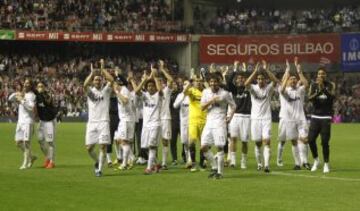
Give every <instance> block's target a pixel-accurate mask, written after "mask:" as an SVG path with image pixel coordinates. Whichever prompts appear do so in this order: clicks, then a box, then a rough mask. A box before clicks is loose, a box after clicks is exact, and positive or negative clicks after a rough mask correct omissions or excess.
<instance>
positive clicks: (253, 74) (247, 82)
mask: <svg viewBox="0 0 360 211" xmlns="http://www.w3.org/2000/svg"><path fill="white" fill-rule="evenodd" d="M259 65H260V64H259V63H257V64H256V66H255V69H254V71H253V72H252V73H251V75H250V76H249V78H248V79H247V80H246V81H245V87H247V88H249V86H250V85H251V83H252V82H253V80H254V79H255V77H256V74H257V73H258V71H259Z"/></svg>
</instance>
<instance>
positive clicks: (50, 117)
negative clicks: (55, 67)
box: [35, 82, 57, 169]
mask: <svg viewBox="0 0 360 211" xmlns="http://www.w3.org/2000/svg"><path fill="white" fill-rule="evenodd" d="M35 95H36V111H37V112H36V113H37V117H38V118H39V120H40V124H39V130H38V138H39V144H40V149H41V151H42V152H43V153H44V155H45V162H44V165H43V167H44V168H47V169H51V168H54V167H55V122H56V121H55V119H56V115H57V109H56V107H55V105H54V101H53V97H52V96H51V94H50V93H49V92H48V91H47V90H46V89H45V84H44V83H43V82H38V83H37V86H36V91H35ZM45 142H46V143H45Z"/></svg>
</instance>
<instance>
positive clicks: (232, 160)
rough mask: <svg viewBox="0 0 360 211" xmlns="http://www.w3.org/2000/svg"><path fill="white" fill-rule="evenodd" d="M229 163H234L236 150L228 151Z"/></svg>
mask: <svg viewBox="0 0 360 211" xmlns="http://www.w3.org/2000/svg"><path fill="white" fill-rule="evenodd" d="M229 154H230V165H235V164H236V152H230V153H229Z"/></svg>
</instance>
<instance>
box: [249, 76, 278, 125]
mask: <svg viewBox="0 0 360 211" xmlns="http://www.w3.org/2000/svg"><path fill="white" fill-rule="evenodd" d="M250 94H251V119H271V108H270V100H271V96H272V94H273V83H270V84H267V85H265V87H264V88H260V87H259V85H258V84H256V85H253V84H251V85H250Z"/></svg>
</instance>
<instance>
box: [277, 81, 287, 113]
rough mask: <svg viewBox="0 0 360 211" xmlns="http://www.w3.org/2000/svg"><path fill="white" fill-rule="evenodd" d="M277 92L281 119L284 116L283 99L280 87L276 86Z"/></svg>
mask: <svg viewBox="0 0 360 211" xmlns="http://www.w3.org/2000/svg"><path fill="white" fill-rule="evenodd" d="M277 91H278V93H279V100H280V111H279V118H280V119H282V118H284V116H285V114H284V113H285V103H286V102H285V101H286V100H285V98H284V95H283V94H282V93H281V86H277Z"/></svg>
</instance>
